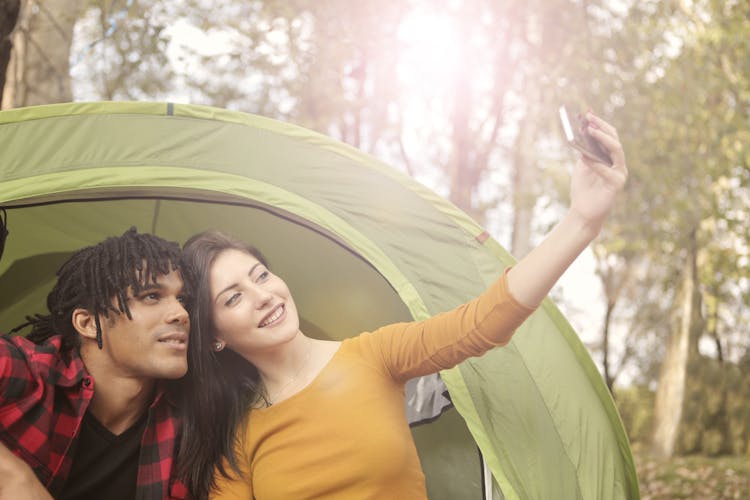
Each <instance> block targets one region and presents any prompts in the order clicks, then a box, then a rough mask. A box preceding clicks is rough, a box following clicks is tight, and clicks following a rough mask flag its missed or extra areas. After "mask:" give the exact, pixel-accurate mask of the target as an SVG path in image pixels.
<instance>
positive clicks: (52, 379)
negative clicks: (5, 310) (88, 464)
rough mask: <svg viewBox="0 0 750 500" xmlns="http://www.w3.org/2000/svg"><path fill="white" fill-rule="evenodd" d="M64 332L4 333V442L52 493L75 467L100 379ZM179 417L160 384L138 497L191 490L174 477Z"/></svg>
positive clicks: (0, 405) (0, 433)
mask: <svg viewBox="0 0 750 500" xmlns="http://www.w3.org/2000/svg"><path fill="white" fill-rule="evenodd" d="M60 343H61V337H59V336H57V337H52V338H51V339H50V340H48V341H47V342H45V343H44V344H42V345H36V344H34V343H32V342H30V341H29V340H27V339H25V338H24V337H11V336H7V335H3V336H0V442H2V443H3V444H4V445H5V446H6V447H7V448H8V449H9V450H10V451H11V452H13V453H15V454H16V455H17V456H19V457H21V458H22V459H23V460H24V461H26V463H28V464H29V466H31V468H32V469H33V470H34V472H35V473H36V475H37V477H38V478H39V480H40V481H41V482H42V484H44V485H45V486H46V487H47V489H48V490H49V492H50V493H51V494H52V496H57V495H58V494H59V493H60V492H61V491H62V488H63V486H64V485H65V481H66V480H67V478H68V474H69V473H70V466H71V463H72V460H73V457H72V456H71V455H70V454H69V451H70V450H71V449H72V448H71V447H72V445H73V443H74V442H75V441H76V440H77V439H78V433H79V431H80V429H81V421H82V420H83V415H84V414H85V413H86V409H87V408H88V406H89V403H91V398H92V397H93V396H94V385H95V384H94V379H93V377H91V375H89V373H88V372H87V371H86V367H85V366H84V365H83V361H82V360H81V358H80V357H79V356H78V354H77V353H76V352H75V351H74V350H71V351H67V352H61V351H60ZM177 424H178V422H177V418H176V416H175V414H174V410H173V408H172V405H171V404H170V403H169V402H168V398H167V397H165V395H164V393H163V391H160V392H159V393H158V394H157V396H156V398H155V399H154V402H153V403H152V404H151V406H150V407H149V409H148V423H147V424H146V431H145V432H144V433H143V438H142V439H141V452H140V458H139V462H138V484H137V490H136V498H138V499H141V500H146V499H149V500H151V499H165V498H187V496H188V495H187V489H186V488H185V486H184V485H183V484H182V483H181V482H179V481H177V480H175V479H174V478H171V473H172V465H173V455H174V447H175V434H176V431H177Z"/></svg>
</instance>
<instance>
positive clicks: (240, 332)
mask: <svg viewBox="0 0 750 500" xmlns="http://www.w3.org/2000/svg"><path fill="white" fill-rule="evenodd" d="M587 118H588V119H589V121H590V127H589V129H590V130H589V131H590V133H591V135H592V136H593V137H594V138H595V139H596V140H598V141H599V142H600V143H601V144H602V145H603V146H604V147H605V148H606V149H607V150H608V152H609V154H610V156H611V157H612V160H613V166H612V167H609V166H607V165H604V164H602V163H596V162H594V161H592V160H589V159H586V158H581V159H580V160H579V161H578V163H577V165H576V168H575V170H574V173H573V177H572V181H571V206H570V209H569V211H568V213H567V214H566V215H565V217H564V218H563V220H562V221H561V222H560V223H559V224H558V225H557V226H556V227H555V228H554V229H553V230H552V231H551V232H550V234H549V235H548V236H547V238H546V239H545V240H544V241H543V242H542V243H541V244H540V245H539V246H538V247H537V248H535V249H534V250H532V251H531V252H530V253H529V255H527V256H526V257H525V258H523V259H522V260H521V261H519V262H518V263H517V264H516V265H515V266H513V267H512V268H511V269H509V270H508V271H506V273H504V274H503V275H502V277H501V278H500V279H498V281H497V282H496V283H495V284H494V285H493V286H491V287H490V288H489V289H488V290H487V291H486V292H484V293H483V294H482V295H480V296H479V297H478V298H477V299H475V300H473V301H471V302H469V303H468V304H465V305H464V306H461V307H459V308H457V309H456V310H454V311H451V312H448V313H443V314H440V315H437V316H435V317H433V318H431V319H428V320H426V321H422V322H413V323H400V324H395V325H388V326H385V327H383V328H380V329H378V330H376V331H374V332H366V333H362V334H360V335H359V336H357V337H354V338H350V339H347V340H345V341H343V342H332V341H323V340H316V339H312V338H310V337H307V336H305V334H304V333H303V332H301V331H300V329H299V317H298V314H297V309H296V307H295V304H294V300H293V298H292V295H291V293H290V292H289V289H288V288H287V286H286V284H285V283H284V282H283V281H282V280H281V278H279V277H278V276H275V275H274V274H273V273H271V271H270V270H269V269H268V266H267V265H266V262H265V259H264V258H263V256H262V255H260V254H259V253H258V252H257V251H256V250H255V249H254V248H252V247H250V246H248V245H246V244H244V243H241V242H237V241H234V240H232V239H231V238H229V237H227V236H224V235H222V234H220V233H217V232H207V233H202V234H199V235H196V236H194V237H193V238H191V240H190V241H188V242H187V243H186V245H185V248H184V251H185V256H186V258H187V260H188V264H189V265H190V266H191V267H192V268H193V270H194V272H195V274H196V279H197V282H198V296H197V304H196V307H195V310H194V314H193V321H192V325H193V333H192V335H193V336H192V338H191V343H190V358H189V359H190V372H189V376H188V378H187V380H186V384H187V387H188V389H187V394H189V395H190V399H189V400H187V401H186V403H187V406H188V407H187V415H186V422H185V427H184V434H183V437H182V440H181V448H180V455H179V458H178V460H179V463H180V464H182V467H181V470H182V471H183V473H184V476H185V479H186V482H187V483H188V485H189V486H190V487H191V489H192V490H193V492H194V493H195V494H196V495H197V496H198V497H205V496H207V495H208V494H209V492H210V493H211V496H212V497H213V498H244V499H249V498H258V499H267V498H295V499H296V498H312V497H315V498H342V499H344V498H346V499H349V498H365V497H366V498H410V499H418V498H426V490H425V484H424V476H423V474H422V471H421V468H420V465H419V460H418V457H417V452H416V449H415V446H414V443H413V441H412V439H411V434H410V431H409V428H408V425H407V423H406V417H405V413H404V383H405V382H406V380H408V379H410V378H413V377H416V376H420V375H425V374H428V373H433V372H436V371H438V370H442V369H446V368H450V367H452V366H454V365H456V364H458V363H459V362H461V361H463V360H464V359H466V358H468V357H470V356H477V355H480V354H482V353H484V352H485V351H487V350H489V349H491V348H492V347H494V346H499V345H504V344H506V343H507V342H508V341H509V340H510V338H511V336H512V334H513V332H514V330H515V329H516V328H517V327H518V326H519V325H520V324H521V323H522V322H523V321H524V319H525V318H526V317H527V316H528V315H529V314H530V313H531V312H532V311H533V310H534V308H536V306H537V305H538V304H539V303H540V302H541V301H542V299H543V298H544V297H545V296H546V295H547V293H548V292H549V290H550V288H551V287H552V285H553V284H554V283H555V282H556V281H557V279H558V278H559V277H560V276H561V274H562V273H563V271H564V270H565V269H566V268H567V267H568V266H569V265H570V263H571V262H573V260H574V259H575V258H576V256H577V255H578V254H579V253H580V252H581V251H582V250H583V249H584V248H585V247H586V246H587V245H588V244H589V243H590V242H591V240H592V239H593V238H594V237H595V236H596V235H597V234H598V232H599V229H600V227H601V225H602V223H603V221H604V219H605V218H606V216H607V214H608V213H609V211H610V210H611V208H612V205H613V203H614V199H615V197H616V195H617V193H618V192H619V191H620V190H621V189H622V187H623V185H624V184H625V180H626V178H627V168H626V166H625V156H624V153H623V150H622V146H621V145H620V142H619V139H618V137H617V132H616V130H615V129H614V128H613V127H612V126H611V125H609V124H608V123H606V122H604V121H603V120H601V119H600V118H597V117H595V116H593V115H591V114H589V115H588V116H587ZM498 383H502V381H498Z"/></svg>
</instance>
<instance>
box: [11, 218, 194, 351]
mask: <svg viewBox="0 0 750 500" xmlns="http://www.w3.org/2000/svg"><path fill="white" fill-rule="evenodd" d="M181 258H182V256H181V252H180V246H179V245H178V244H177V243H174V242H170V241H166V240H163V239H162V238H159V237H158V236H154V235H153V234H138V232H137V230H136V228H135V227H131V228H130V229H129V230H127V231H125V233H123V234H122V236H116V237H115V236H113V237H110V238H107V239H106V240H104V241H102V242H101V243H98V244H96V245H93V246H90V247H86V248H82V249H81V250H78V251H77V252H75V253H74V254H73V256H72V257H70V258H69V259H68V260H67V261H66V262H65V263H64V264H63V265H62V266H60V269H58V271H57V282H56V283H55V286H54V287H53V288H52V291H51V292H50V293H49V295H47V309H48V310H49V314H36V315H34V316H28V317H27V318H26V320H27V321H26V323H24V324H22V325H20V326H18V327H16V328H14V329H13V330H11V332H12V333H14V332H17V331H19V330H21V329H23V328H25V327H27V326H31V332H30V333H29V334H28V336H27V338H28V339H29V340H31V341H32V342H35V343H37V344H40V343H42V342H44V341H46V340H47V339H48V338H50V337H52V336H53V335H62V346H63V349H70V348H76V349H77V348H79V347H80V345H81V337H80V335H79V334H78V332H77V331H76V330H75V328H74V327H73V323H72V316H73V311H74V310H75V309H78V308H82V309H86V310H87V311H89V312H90V313H92V314H93V315H94V318H95V322H96V340H97V343H98V344H99V348H100V349H101V347H102V329H101V323H100V320H99V316H100V315H102V316H104V317H105V318H107V317H108V315H109V313H110V312H114V313H115V314H122V313H124V314H125V315H127V317H128V319H132V317H131V315H130V309H129V308H128V289H131V290H130V291H131V293H132V294H134V295H135V294H138V293H139V292H140V291H141V290H142V289H143V288H144V287H146V286H148V285H149V284H152V283H155V282H156V279H157V277H158V276H159V275H163V274H169V273H170V272H171V271H173V270H179V269H180V268H181V267H182V266H181Z"/></svg>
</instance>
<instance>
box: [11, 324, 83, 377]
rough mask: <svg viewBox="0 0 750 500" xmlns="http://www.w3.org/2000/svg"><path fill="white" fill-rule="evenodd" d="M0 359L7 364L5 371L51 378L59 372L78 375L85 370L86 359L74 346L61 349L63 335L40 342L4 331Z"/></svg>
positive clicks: (65, 375)
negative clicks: (79, 354) (7, 333)
mask: <svg viewBox="0 0 750 500" xmlns="http://www.w3.org/2000/svg"><path fill="white" fill-rule="evenodd" d="M0 362H2V363H3V364H4V368H3V371H7V370H12V371H14V372H21V371H28V373H29V376H32V377H34V376H37V377H42V378H43V379H49V380H50V381H54V380H57V379H58V378H59V377H60V376H62V378H64V379H69V378H71V377H72V378H79V377H80V373H79V372H81V371H82V370H83V362H82V361H81V359H80V357H79V356H78V354H77V353H76V352H75V350H74V349H67V350H63V349H62V337H61V336H60V335H55V336H52V337H50V338H48V339H47V340H45V341H44V342H41V343H38V344H37V343H34V342H32V341H31V340H29V339H27V338H26V337H23V336H20V335H16V336H12V335H2V336H0ZM18 374H19V373H17V374H16V375H18ZM6 375H8V374H6ZM53 375H56V376H53Z"/></svg>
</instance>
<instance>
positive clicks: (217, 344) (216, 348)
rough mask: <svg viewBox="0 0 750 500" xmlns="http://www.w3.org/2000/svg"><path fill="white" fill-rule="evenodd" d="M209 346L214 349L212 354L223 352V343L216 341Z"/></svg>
mask: <svg viewBox="0 0 750 500" xmlns="http://www.w3.org/2000/svg"><path fill="white" fill-rule="evenodd" d="M211 346H212V347H213V348H214V352H219V351H223V350H224V348H225V347H226V344H225V343H224V341H222V340H218V339H216V340H214V341H213V342H212V343H211Z"/></svg>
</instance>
